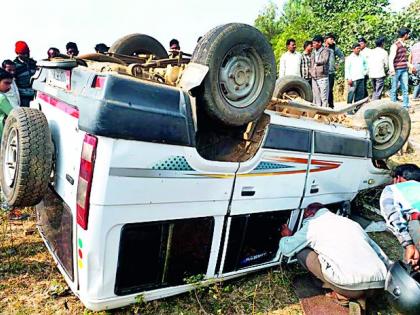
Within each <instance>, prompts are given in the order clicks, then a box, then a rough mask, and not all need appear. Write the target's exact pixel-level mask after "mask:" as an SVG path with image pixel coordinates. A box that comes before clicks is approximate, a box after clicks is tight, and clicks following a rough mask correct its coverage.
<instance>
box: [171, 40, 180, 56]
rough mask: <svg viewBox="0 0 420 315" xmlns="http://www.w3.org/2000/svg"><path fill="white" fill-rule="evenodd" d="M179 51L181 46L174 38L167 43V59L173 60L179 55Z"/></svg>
mask: <svg viewBox="0 0 420 315" xmlns="http://www.w3.org/2000/svg"><path fill="white" fill-rule="evenodd" d="M180 51H181V46H180V45H179V41H178V40H177V39H176V38H173V39H171V40H170V42H169V58H175V57H177V56H178V55H179V52H180Z"/></svg>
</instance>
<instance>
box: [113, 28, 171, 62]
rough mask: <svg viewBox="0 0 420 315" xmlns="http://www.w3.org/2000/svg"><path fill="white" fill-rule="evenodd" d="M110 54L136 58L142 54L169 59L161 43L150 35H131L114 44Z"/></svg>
mask: <svg viewBox="0 0 420 315" xmlns="http://www.w3.org/2000/svg"><path fill="white" fill-rule="evenodd" d="M109 52H110V53H114V54H120V55H127V56H134V55H140V54H150V55H155V57H156V58H157V59H165V58H169V56H168V53H167V52H166V50H165V48H164V47H163V46H162V44H161V43H159V41H158V40H157V39H155V38H153V37H151V36H149V35H144V34H130V35H127V36H124V37H122V38H120V39H119V40H117V41H116V42H115V43H114V44H112V46H111V48H109Z"/></svg>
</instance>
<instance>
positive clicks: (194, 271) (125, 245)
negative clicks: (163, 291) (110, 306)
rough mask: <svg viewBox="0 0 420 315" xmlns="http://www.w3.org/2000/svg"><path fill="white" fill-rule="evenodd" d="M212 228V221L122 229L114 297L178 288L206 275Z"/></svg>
mask: <svg viewBox="0 0 420 315" xmlns="http://www.w3.org/2000/svg"><path fill="white" fill-rule="evenodd" d="M213 226H214V218H213V217H207V218H191V219H182V220H172V221H163V222H162V221H160V222H154V223H134V224H126V225H124V226H123V227H122V229H121V238H120V248H119V254H118V267H117V276H116V283H115V294H116V295H126V294H130V293H134V292H140V291H142V290H147V289H153V288H161V287H166V286H172V285H181V284H185V280H184V279H185V278H188V277H190V276H193V275H202V274H206V272H207V265H208V261H209V257H210V248H211V241H212V237H213Z"/></svg>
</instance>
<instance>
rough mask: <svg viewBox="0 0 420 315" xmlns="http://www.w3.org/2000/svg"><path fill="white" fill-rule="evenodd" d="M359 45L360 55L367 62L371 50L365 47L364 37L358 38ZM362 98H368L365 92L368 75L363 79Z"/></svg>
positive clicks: (366, 91)
mask: <svg viewBox="0 0 420 315" xmlns="http://www.w3.org/2000/svg"><path fill="white" fill-rule="evenodd" d="M358 42H359V45H360V55H362V56H363V57H365V60H366V61H367V62H369V58H370V55H371V53H372V49H370V48H369V47H367V45H366V39H365V38H364V37H359V40H358ZM363 80H364V81H363V98H365V97H368V95H369V94H368V90H367V82H368V80H369V77H368V75H367V74H366V75H365V77H364V78H363Z"/></svg>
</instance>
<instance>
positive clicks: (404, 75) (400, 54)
mask: <svg viewBox="0 0 420 315" xmlns="http://www.w3.org/2000/svg"><path fill="white" fill-rule="evenodd" d="M409 37H410V30H409V29H408V28H406V27H403V28H401V29H400V30H399V32H398V40H397V41H396V42H395V43H394V44H393V45H392V46H391V48H390V51H389V74H390V75H391V76H392V87H391V101H393V102H396V101H397V89H398V83H400V86H401V90H402V93H403V106H404V108H405V109H407V110H409V111H411V109H410V104H409V100H408V69H409V68H410V67H411V65H410V64H409V63H408V59H407V48H406V47H405V41H407V40H408V39H409ZM413 72H414V73H415V72H416V70H415V69H413Z"/></svg>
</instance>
